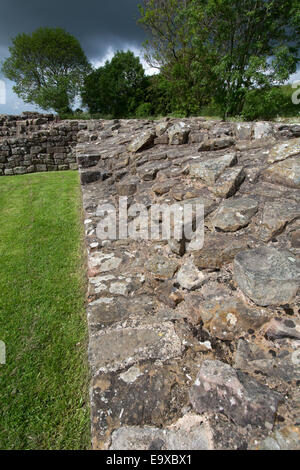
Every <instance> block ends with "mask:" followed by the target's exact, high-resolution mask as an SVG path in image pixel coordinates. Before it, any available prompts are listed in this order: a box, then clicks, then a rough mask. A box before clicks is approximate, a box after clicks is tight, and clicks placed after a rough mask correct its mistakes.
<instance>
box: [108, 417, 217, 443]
mask: <svg viewBox="0 0 300 470" xmlns="http://www.w3.org/2000/svg"><path fill="white" fill-rule="evenodd" d="M212 449H213V433H212V430H211V428H210V426H209V424H208V423H207V422H206V421H205V420H204V419H203V418H202V417H201V416H198V415H196V414H192V413H189V414H187V415H185V416H184V417H183V418H181V419H180V420H179V421H177V423H175V424H174V425H173V426H170V427H169V428H166V429H158V428H153V427H152V428H151V427H147V428H139V427H127V428H120V429H118V430H117V431H115V432H114V433H113V435H112V444H111V446H110V450H154V451H155V450H156V451H157V450H212Z"/></svg>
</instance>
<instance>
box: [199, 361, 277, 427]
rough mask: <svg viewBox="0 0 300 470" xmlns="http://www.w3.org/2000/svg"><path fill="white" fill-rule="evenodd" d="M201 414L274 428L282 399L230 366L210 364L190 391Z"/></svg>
mask: <svg viewBox="0 0 300 470" xmlns="http://www.w3.org/2000/svg"><path fill="white" fill-rule="evenodd" d="M190 399H191V403H192V405H193V408H194V409H195V411H197V412H198V413H200V414H201V413H206V412H213V413H214V412H215V413H223V414H225V415H226V416H227V417H228V418H230V419H232V420H233V421H234V422H235V423H236V424H237V425H239V426H243V427H245V426H247V425H249V424H250V425H252V426H257V427H261V428H269V427H271V426H273V424H274V419H275V415H276V410H277V407H278V405H279V403H280V402H281V401H283V397H282V395H280V394H279V393H277V392H273V391H272V390H270V389H269V388H268V387H266V386H264V385H261V384H260V383H259V382H256V381H255V380H254V379H252V378H250V377H248V376H247V375H246V374H244V373H243V372H240V371H236V370H235V369H233V368H232V367H231V366H229V365H228V364H225V363H223V362H220V361H212V360H206V361H204V362H203V363H202V366H201V369H200V372H199V374H198V376H197V379H196V381H195V383H194V385H193V387H192V389H191V391H190Z"/></svg>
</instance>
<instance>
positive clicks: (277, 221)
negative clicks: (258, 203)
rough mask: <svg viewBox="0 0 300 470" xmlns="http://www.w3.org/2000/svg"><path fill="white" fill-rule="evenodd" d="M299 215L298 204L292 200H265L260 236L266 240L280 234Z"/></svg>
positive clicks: (299, 207)
mask: <svg viewBox="0 0 300 470" xmlns="http://www.w3.org/2000/svg"><path fill="white" fill-rule="evenodd" d="M299 217H300V206H299V204H298V203H297V202H295V201H293V200H288V199H286V200H284V199H283V200H278V201H272V202H266V203H265V205H264V209H263V214H262V220H261V224H260V238H261V239H262V240H264V241H266V242H268V241H270V240H271V239H272V238H273V237H276V236H277V235H280V234H281V233H282V232H283V230H284V229H285V227H286V225H287V224H289V223H291V222H293V221H294V220H296V219H298V218H299Z"/></svg>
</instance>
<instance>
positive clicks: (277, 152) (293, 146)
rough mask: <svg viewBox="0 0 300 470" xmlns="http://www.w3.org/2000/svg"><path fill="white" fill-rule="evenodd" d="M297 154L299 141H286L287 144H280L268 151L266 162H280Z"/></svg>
mask: <svg viewBox="0 0 300 470" xmlns="http://www.w3.org/2000/svg"><path fill="white" fill-rule="evenodd" d="M298 154H300V139H292V140H288V141H287V142H280V143H279V144H277V145H275V146H274V147H273V148H272V149H271V150H270V151H269V156H268V159H267V162H268V163H275V162H280V161H283V160H286V159H287V158H289V157H293V156H294V155H298Z"/></svg>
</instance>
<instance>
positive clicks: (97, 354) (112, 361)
mask: <svg viewBox="0 0 300 470" xmlns="http://www.w3.org/2000/svg"><path fill="white" fill-rule="evenodd" d="M181 353H182V344H181V341H180V339H179V337H178V336H177V334H176V333H175V330H174V326H173V324H172V323H168V322H165V323H163V324H161V325H160V324H152V325H151V326H150V325H147V327H145V326H141V327H135V328H134V327H132V328H130V327H128V328H121V329H114V330H103V331H100V332H98V333H95V334H94V335H92V336H91V337H90V344H89V358H90V362H91V366H92V370H93V371H97V372H99V371H102V372H108V371H116V370H119V369H124V368H125V367H128V366H131V365H133V364H135V363H136V362H138V361H142V360H146V359H161V360H163V361H166V360H168V359H170V358H172V357H176V356H180V355H181Z"/></svg>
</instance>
